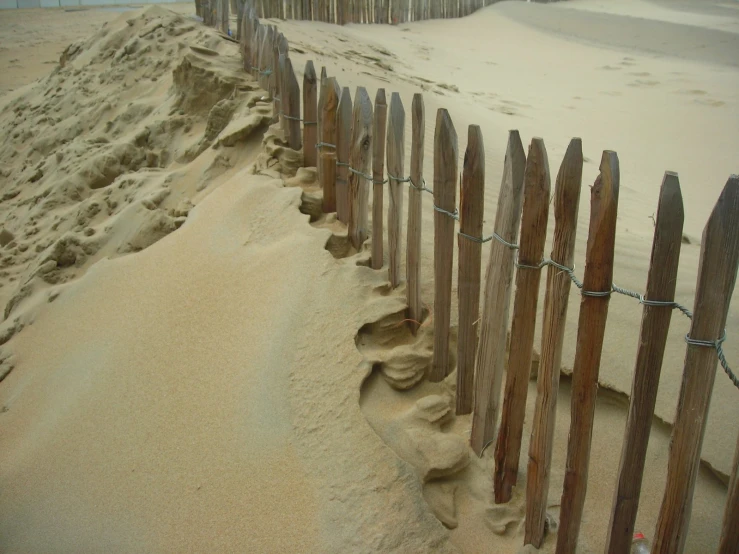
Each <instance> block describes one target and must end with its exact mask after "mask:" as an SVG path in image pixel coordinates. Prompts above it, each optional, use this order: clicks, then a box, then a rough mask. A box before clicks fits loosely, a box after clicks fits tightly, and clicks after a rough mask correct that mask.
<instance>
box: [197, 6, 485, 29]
mask: <svg viewBox="0 0 739 554" xmlns="http://www.w3.org/2000/svg"><path fill="white" fill-rule="evenodd" d="M221 1H222V0H195V6H196V11H197V14H198V15H199V16H201V17H203V18H204V19H205V15H203V14H205V13H210V12H209V10H210V9H212V8H213V6H214V5H215V4H216V3H220V2H221ZM496 1H498V0H255V1H254V2H252V3H251V7H252V10H253V12H252V13H253V14H254V15H255V16H256V17H261V18H264V19H268V18H277V19H302V20H306V21H323V22H326V23H336V24H339V25H345V24H347V23H391V24H393V25H397V24H399V23H407V22H409V21H420V20H423V19H448V18H452V17H464V16H466V15H469V14H471V13H472V12H474V11H476V10H479V9H480V8H483V7H485V6H489V5H490V4H493V3H495V2H496ZM231 6H232V7H231V9H232V10H234V6H233V2H232V4H231ZM209 7H210V8H209ZM234 11H235V10H234ZM206 24H209V23H207V22H206Z"/></svg>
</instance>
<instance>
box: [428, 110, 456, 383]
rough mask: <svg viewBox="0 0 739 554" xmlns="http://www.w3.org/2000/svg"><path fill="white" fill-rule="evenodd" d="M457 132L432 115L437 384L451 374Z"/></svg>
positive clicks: (444, 117) (443, 115) (432, 375)
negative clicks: (434, 123) (450, 344)
mask: <svg viewBox="0 0 739 554" xmlns="http://www.w3.org/2000/svg"><path fill="white" fill-rule="evenodd" d="M458 159H459V149H458V147H457V131H456V130H455V129H454V124H453V123H452V118H451V117H449V112H447V111H446V110H445V109H440V110H439V111H438V112H437V113H436V132H435V134H434V210H435V213H434V355H433V359H432V361H431V371H430V372H429V381H432V382H433V381H441V380H443V379H444V378H445V377H446V376H447V375H449V374H450V373H451V372H452V367H451V363H450V361H449V326H450V319H451V312H452V268H453V262H454V225H455V219H456V217H457V216H456V211H457V175H458V174H459V169H458V161H457V160H458Z"/></svg>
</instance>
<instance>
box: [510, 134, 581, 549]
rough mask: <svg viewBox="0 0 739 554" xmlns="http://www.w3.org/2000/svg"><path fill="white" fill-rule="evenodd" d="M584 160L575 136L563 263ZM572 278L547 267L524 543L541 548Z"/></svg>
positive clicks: (563, 202) (561, 206) (558, 211)
mask: <svg viewBox="0 0 739 554" xmlns="http://www.w3.org/2000/svg"><path fill="white" fill-rule="evenodd" d="M582 164H583V157H582V141H581V140H580V139H579V138H574V139H572V140H571V141H570V145H569V146H568V147H567V152H566V153H565V156H564V159H563V160H562V165H560V167H559V173H558V174H557V184H556V186H555V189H554V220H555V224H554V240H553V244H552V254H551V259H552V261H553V262H554V263H556V264H558V265H559V266H560V267H568V268H571V267H573V265H572V264H573V263H574V254H575V238H576V234H577V212H578V207H579V206H580V189H581V188H582ZM571 284H572V282H571V281H570V277H569V275H567V273H565V272H564V271H562V270H561V269H560V268H558V267H554V266H550V267H549V268H548V270H547V288H546V296H545V298H544V324H543V325H542V333H541V357H540V359H539V375H538V376H537V381H536V393H537V394H536V405H535V408H534V418H533V420H532V421H533V429H532V431H531V442H530V444H529V464H528V476H527V483H526V523H525V530H524V544H533V545H534V546H535V547H537V548H539V547H540V546H541V541H542V539H543V538H544V524H545V522H546V508H547V497H548V493H549V475H550V474H549V468H550V466H551V462H552V444H553V441H554V423H555V420H556V415H557V411H556V408H557V393H558V392H559V372H560V368H561V367H562V344H563V342H564V333H565V323H566V322H567V305H568V300H569V297H570V287H571Z"/></svg>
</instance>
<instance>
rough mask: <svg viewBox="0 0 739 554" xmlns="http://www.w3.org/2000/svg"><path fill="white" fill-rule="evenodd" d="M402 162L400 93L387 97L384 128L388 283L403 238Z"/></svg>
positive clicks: (393, 279)
mask: <svg viewBox="0 0 739 554" xmlns="http://www.w3.org/2000/svg"><path fill="white" fill-rule="evenodd" d="M404 162H405V109H404V108H403V102H402V101H401V100H400V95H399V94H398V93H397V92H393V94H392V96H391V97H390V116H389V120H388V129H387V176H388V191H389V192H390V204H389V206H388V214H387V232H388V245H387V246H388V254H389V264H388V265H389V267H388V278H389V280H390V286H391V287H392V288H397V287H398V285H399V284H400V245H401V244H402V240H403V229H402V227H401V217H402V216H403V184H404V183H403V182H402V181H401V179H404V178H405V175H404V174H403V171H404V168H403V166H404Z"/></svg>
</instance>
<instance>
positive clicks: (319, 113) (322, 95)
mask: <svg viewBox="0 0 739 554" xmlns="http://www.w3.org/2000/svg"><path fill="white" fill-rule="evenodd" d="M327 81H328V77H327V76H326V66H324V67H322V68H321V81H320V83H319V87H318V109H317V110H316V117H317V119H318V125H317V126H316V127H317V129H318V135H317V137H318V138H317V141H318V142H319V143H320V142H321V137H322V136H323V131H322V130H321V129H322V128H323V103H324V102H325V101H326V82H327ZM321 148H322V146H320V145H317V146H316V163H318V167H317V170H318V182H319V183H323V176H322V175H321V171H322V169H321Z"/></svg>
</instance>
